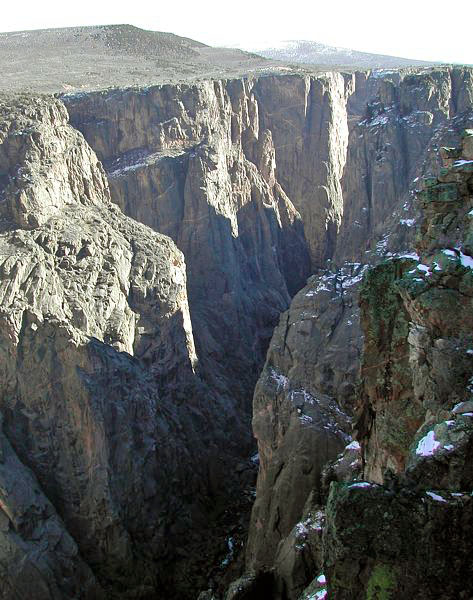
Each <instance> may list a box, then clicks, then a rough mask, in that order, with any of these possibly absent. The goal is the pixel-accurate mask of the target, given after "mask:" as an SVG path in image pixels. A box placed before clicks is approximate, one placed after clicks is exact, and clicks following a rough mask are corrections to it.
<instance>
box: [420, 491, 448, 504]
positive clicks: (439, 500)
mask: <svg viewBox="0 0 473 600" xmlns="http://www.w3.org/2000/svg"><path fill="white" fill-rule="evenodd" d="M425 493H426V494H427V496H430V497H431V498H432V500H437V502H447V501H446V500H445V498H442V496H439V495H438V494H435V493H434V492H425Z"/></svg>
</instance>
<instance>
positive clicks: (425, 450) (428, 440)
mask: <svg viewBox="0 0 473 600" xmlns="http://www.w3.org/2000/svg"><path fill="white" fill-rule="evenodd" d="M440 445H441V444H440V442H438V441H437V440H436V439H435V433H434V432H433V431H429V433H428V434H427V435H426V436H424V437H423V438H422V439H421V440H420V441H419V443H418V444H417V448H416V454H418V455H419V456H433V455H434V453H435V451H436V450H438V449H439V448H440Z"/></svg>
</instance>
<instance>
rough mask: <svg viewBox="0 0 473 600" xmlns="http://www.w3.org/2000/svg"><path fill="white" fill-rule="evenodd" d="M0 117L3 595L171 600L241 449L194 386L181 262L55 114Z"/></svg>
mask: <svg viewBox="0 0 473 600" xmlns="http://www.w3.org/2000/svg"><path fill="white" fill-rule="evenodd" d="M0 111H1V116H2V118H1V131H0V170H1V174H2V189H1V203H0V215H1V233H0V272H1V279H0V298H1V312H0V340H1V343H0V354H1V360H0V365H1V376H0V386H1V387H0V410H1V413H2V414H3V434H2V436H3V437H2V448H3V451H2V452H3V453H2V463H1V469H0V476H1V481H2V484H1V487H0V489H1V493H0V500H1V509H2V511H1V515H2V516H1V523H2V527H1V536H2V537H1V539H2V543H1V569H2V582H3V587H2V597H3V598H5V599H10V598H15V597H18V596H22V595H23V592H22V590H23V589H24V585H26V583H28V585H29V586H31V585H33V584H34V585H35V586H37V589H38V598H39V597H44V598H46V597H54V598H78V597H81V598H82V597H83V598H95V597H102V596H101V594H102V592H101V590H103V594H104V595H105V596H106V597H110V598H115V597H124V595H128V596H129V595H133V596H135V597H141V598H145V597H150V596H154V595H156V594H160V595H163V596H166V595H167V594H169V593H170V592H169V588H170V586H171V589H172V590H174V591H175V590H179V591H178V593H179V594H182V596H183V597H185V596H186V594H188V593H189V586H190V588H193V586H195V585H196V583H195V582H196V580H198V577H199V575H197V574H198V573H199V572H200V573H202V571H201V565H202V563H206V562H208V561H209V558H208V556H207V555H206V552H210V553H211V554H212V552H213V550H212V548H211V546H212V545H213V543H212V539H211V536H209V538H208V539H204V540H203V539H202V536H201V534H200V533H199V529H200V528H201V527H202V526H203V525H204V524H205V527H208V524H209V523H208V521H209V514H210V513H211V511H214V510H215V509H216V508H217V507H218V503H219V498H220V497H222V495H223V494H224V490H222V487H221V485H220V484H219V481H222V480H223V473H221V471H220V470H222V471H224V470H226V469H228V465H229V464H231V463H232V462H233V461H234V457H235V452H236V450H235V447H236V445H237V441H236V440H237V439H238V437H240V439H241V438H244V434H243V433H242V431H240V436H239V435H238V422H239V418H238V414H237V412H236V408H235V406H233V408H232V406H231V405H228V406H226V407H225V411H223V410H222V405H221V404H219V402H218V399H216V398H215V396H214V397H213V398H214V400H213V401H212V396H210V395H209V394H207V391H206V388H205V385H204V384H203V383H202V382H201V381H200V379H199V377H198V375H197V374H196V370H197V368H198V367H197V365H198V357H197V355H196V351H195V347H194V339H193V333H192V327H191V320H190V315H189V308H188V302H187V293H186V269H185V263H184V258H183V255H182V253H181V252H180V251H179V250H178V249H177V248H176V246H175V245H174V243H173V242H172V241H171V240H170V239H169V238H167V237H165V236H163V235H161V234H158V233H155V232H153V231H152V230H151V229H149V228H147V227H146V226H144V225H141V224H138V223H136V222H135V221H132V220H131V219H129V218H128V217H125V216H124V215H123V214H122V213H121V211H120V209H119V208H118V207H117V206H116V205H114V204H112V203H111V201H110V194H109V189H108V184H107V179H106V177H105V174H104V171H103V169H102V167H101V165H100V163H99V162H98V160H97V158H96V156H95V154H94V153H93V151H92V150H91V149H90V147H89V146H88V145H87V144H86V142H85V141H84V139H83V137H82V135H81V134H79V133H78V132H77V131H76V130H74V129H73V128H71V127H70V126H69V125H68V123H67V113H66V111H65V109H64V106H63V105H62V104H61V103H60V102H59V101H55V100H50V99H34V98H26V97H2V99H1V104H0ZM229 431H232V432H233V434H232V435H233V436H235V437H232V435H230V436H229V435H228V432H229ZM217 448H218V450H217ZM229 456H232V460H231V461H230V463H229V462H228V460H227V459H228V457H229ZM219 473H221V474H219ZM236 477H238V476H237V475H236ZM231 480H232V474H230V477H229V478H228V479H227V481H226V484H228V483H229V482H230V481H231ZM231 488H232V484H231V483H230V488H229V489H231ZM225 493H227V494H228V491H226V492H225ZM209 498H213V504H212V506H211V507H209ZM226 502H227V503H228V498H227V500H226ZM199 523H200V524H201V525H199ZM200 530H201V529H200ZM210 560H211V559H210ZM181 564H185V565H186V568H187V575H186V577H182V576H180V578H179V582H177V581H176V582H174V579H176V576H175V570H179V569H180V567H181ZM33 573H37V575H34V576H33ZM196 577H197V579H196ZM191 581H192V583H190V582H191ZM174 591H173V593H174ZM47 594H49V595H47Z"/></svg>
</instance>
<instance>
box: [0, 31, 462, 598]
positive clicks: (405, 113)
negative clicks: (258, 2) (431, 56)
mask: <svg viewBox="0 0 473 600" xmlns="http://www.w3.org/2000/svg"><path fill="white" fill-rule="evenodd" d="M103 29H104V31H105V33H104V34H103V35H105V38H106V40H108V42H107V43H111V42H110V40H111V39H112V40H115V41H114V42H113V43H114V44H115V46H117V44H118V42H117V41H116V40H117V39H118V40H122V41H123V40H124V41H123V43H122V42H120V44H118V46H119V48H120V51H122V50H123V49H124V50H123V52H125V53H126V52H128V50H127V48H128V46H127V45H126V44H125V41H127V40H129V38H128V37H127V36H129V35H131V34H130V30H129V29H128V28H125V29H120V28H119V27H118V26H115V27H112V28H110V29H107V28H103ZM138 31H139V30H138ZM89 33H90V32H89ZM89 33H87V35H89ZM132 33H133V35H137V34H136V32H132ZM112 34H113V36H112ZM125 34H126V35H125ZM3 35H5V34H3ZM48 35H49V34H48ZM77 35H79V34H77ZM80 35H82V33H81V34H80ZM94 35H96V32H94ZM101 35H102V34H101ZM74 36H75V34H74ZM74 36H73V38H74V39H76V37H74ZM43 37H44V36H43ZM71 39H72V38H71ZM77 39H78V38H77ZM96 39H98V38H97V37H95V38H94V40H96ZM134 39H135V38H133V40H134ZM160 39H161V38H160ZM99 41H100V39H99ZM178 41H179V40H178ZM178 41H176V40H174V41H173V44H174V45H173V46H172V48H174V50H175V48H176V47H178V48H180V49H181V50H179V52H181V51H182V52H184V54H186V56H191V55H192V52H195V51H196V50H195V48H196V46H195V44H193V43H191V42H192V41H184V42H180V41H179V43H178ZM0 42H1V39H0ZM71 43H72V42H71ZM94 43H95V42H94ZM157 43H158V42H157ZM159 43H162V40H161V41H159ZM166 43H168V42H166ZM134 44H135V42H134V41H133V45H134ZM182 48H184V49H183V50H182ZM174 50H173V51H174ZM206 52H207V51H206ZM242 55H243V58H242V57H241V56H240V55H239V58H238V61H243V63H244V64H238V68H237V67H235V62H234V61H235V60H237V59H236V58H232V61H233V62H232V67H231V69H233V70H232V71H231V73H226V76H219V74H218V73H217V71H218V69H216V68H215V69H216V70H211V73H210V74H209V73H207V74H206V73H205V72H203V71H202V72H201V73H200V74H199V76H198V77H192V78H188V80H185V79H186V78H181V77H179V78H178V77H176V76H175V75H174V76H173V77H174V79H175V81H165V82H161V81H159V80H158V81H156V82H150V81H148V80H146V81H141V80H139V81H137V82H130V84H129V85H125V84H124V79H121V77H122V76H123V78H125V75H124V73H122V72H121V71H119V72H118V75H117V74H113V78H116V79H114V80H108V79H107V78H106V77H105V79H104V81H102V82H97V81H95V80H94V81H95V83H94V84H93V85H92V84H90V81H88V82H87V81H86V80H84V81H85V83H86V84H85V87H84V88H82V87H81V86H79V85H78V84H77V83H76V82H75V81H73V82H71V83H70V84H67V86H68V87H65V86H64V84H63V82H62V81H60V80H59V79H57V77H58V75H57V73H55V74H54V77H52V76H51V77H50V78H49V79H48V77H47V76H46V77H43V79H42V83H41V86H43V88H42V89H37V90H35V89H31V88H29V89H26V88H25V84H24V82H22V81H21V80H20V81H18V82H17V83H15V80H14V78H13V77H10V76H8V73H7V75H6V77H5V78H4V84H3V85H4V88H3V89H2V92H1V93H0V273H1V276H0V299H1V308H0V339H1V344H0V353H1V362H0V369H1V376H0V412H1V415H2V433H1V446H0V450H1V452H0V578H1V581H2V589H1V590H0V598H4V599H5V600H13V599H14V598H28V597H31V596H29V595H28V594H30V591H29V590H31V586H32V585H33V584H34V589H35V596H34V598H35V599H36V598H37V599H39V600H41V599H43V598H44V599H45V600H46V599H48V598H54V599H58V600H63V599H67V598H71V599H72V598H84V599H86V598H87V599H88V598H117V599H119V598H120V599H121V598H140V599H148V598H149V599H151V598H163V599H164V598H171V597H172V598H183V599H187V598H197V597H199V598H200V599H201V600H205V599H211V598H215V599H216V598H221V597H224V596H225V597H226V598H227V600H231V599H233V598H235V599H236V598H264V597H267V598H281V599H286V598H287V599H291V600H292V599H296V600H297V599H298V598H307V599H308V598H322V597H323V593H325V592H324V590H325V587H324V586H325V584H324V582H325V581H327V582H328V583H327V585H328V588H327V589H328V593H329V594H330V597H333V598H365V597H366V598H378V597H379V598H381V597H386V598H389V597H391V596H393V594H395V593H404V594H411V595H412V594H414V593H417V594H418V595H417V596H415V597H419V598H423V597H425V598H428V597H433V596H432V595H431V596H429V595H428V594H432V589H433V588H432V586H437V587H436V588H435V589H442V590H444V591H445V593H446V594H447V595H446V596H445V597H448V598H457V597H459V598H461V597H465V598H467V597H469V594H470V592H469V591H468V590H467V588H466V587H465V586H464V587H463V588H462V587H461V584H460V583H459V582H461V580H462V577H461V573H463V572H466V568H467V565H468V560H467V558H466V557H467V555H468V548H469V545H468V544H469V542H468V540H467V538H468V536H469V532H470V531H471V529H470V528H469V526H468V523H469V521H468V519H470V513H469V510H470V509H469V503H468V498H467V494H466V492H465V490H467V489H468V486H471V481H470V480H469V479H468V477H469V467H468V452H469V447H470V446H469V445H470V437H469V431H470V428H469V421H468V417H467V416H466V417H464V416H463V415H464V414H467V413H468V410H466V409H465V410H464V411H463V408H462V407H460V408H458V405H460V404H461V403H463V402H466V403H467V404H466V405H462V406H467V408H468V406H469V405H468V398H467V397H466V394H467V392H468V385H469V383H468V381H469V377H471V375H472V373H471V372H470V371H471V368H470V363H469V360H471V359H468V356H469V354H468V344H469V341H470V337H471V324H470V323H469V316H468V315H469V313H468V308H469V306H470V305H469V297H470V296H471V294H470V293H469V285H470V284H469V278H471V275H470V270H469V267H468V258H469V257H470V256H471V253H472V251H471V249H470V246H469V244H470V243H471V241H469V238H468V235H469V224H468V223H469V221H468V218H467V216H466V215H467V214H468V210H469V209H470V208H471V206H470V204H469V202H471V192H472V181H471V168H470V167H469V166H468V165H469V164H470V163H471V161H472V160H473V156H469V154H468V153H469V152H470V153H471V149H470V146H469V144H470V140H471V139H472V138H471V137H469V136H468V135H466V136H464V137H463V138H462V134H463V132H464V131H465V130H468V129H471V128H472V127H473V69H471V68H468V67H461V66H458V67H442V66H439V67H429V68H406V69H399V70H392V71H387V70H358V71H357V70H352V71H350V70H333V71H321V70H320V69H316V68H314V69H312V70H311V69H309V68H304V69H301V70H297V69H289V68H286V67H284V68H282V67H281V66H280V65H273V64H269V63H268V64H266V63H261V65H260V66H259V67H258V69H261V71H258V70H256V71H255V72H251V73H247V72H246V71H247V70H248V71H249V70H250V69H249V68H248V64H246V63H245V61H246V60H249V61H256V62H258V61H259V60H260V59H259V58H254V57H253V58H251V57H250V58H248V57H246V55H244V53H242ZM107 56H108V55H107ZM170 57H171V54H169V55H168V60H169V61H171V58H172V57H171V58H170ZM45 60H46V59H45ZM107 60H108V58H107ZM173 60H174V59H173ZM179 60H181V59H179ZM189 60H190V59H189ZM192 60H197V58H195V56H194V58H193V59H192ZM199 60H200V59H199ZM261 60H263V59H261ZM101 64H105V63H98V64H97V69H100V68H101ZM107 64H108V63H107ZM170 64H171V62H169V65H170ZM173 64H174V63H173ZM199 64H200V63H199ZM169 65H168V66H169ZM169 68H171V66H169ZM173 68H174V67H173ZM213 68H214V67H212V69H213ZM227 68H228V69H229V67H228V66H227ZM206 69H207V70H208V66H207V67H206ZM235 69H236V71H238V72H234V70H235ZM240 71H241V72H240ZM104 73H105V71H104ZM59 75H61V74H59ZM79 75H80V74H79ZM79 75H76V76H77V77H78V78H79ZM110 77H112V75H111V76H110ZM146 78H148V79H152V78H153V76H152V73H151V74H150V73H147V75H146ZM156 78H157V79H159V78H158V77H157V76H156ZM170 78H171V76H170V75H169V76H168V79H170ZM78 80H79V79H78ZM89 84H90V85H89ZM15 86H16V87H15ZM32 87H33V88H34V85H33V86H32ZM40 92H47V94H45V95H44V94H43V93H40ZM462 139H463V148H462V150H458V151H454V150H451V151H450V154H448V153H447V154H448V156H447V154H446V151H444V150H442V151H441V150H440V149H441V148H443V147H449V148H459V147H460V145H461V140H462ZM455 152H457V153H456V154H455ZM441 154H442V156H443V160H444V161H446V162H445V164H446V166H445V167H443V170H442V171H441V170H440V169H441V166H442V162H441V158H442V157H441ZM455 161H457V162H459V164H457V163H456V162H455ZM455 165H456V166H455ZM436 173H440V175H439V178H440V179H439V180H436V179H435V178H434V177H432V176H433V175H434V174H436ZM428 176H430V178H429V177H428ZM423 181H425V185H424V184H422V182H423ZM424 186H425V190H424V191H423V192H422V194H423V195H422V194H421V196H420V197H421V202H419V200H416V195H417V192H418V191H419V190H420V189H421V188H423V187H424ZM421 205H422V209H423V214H424V216H423V217H421V210H420V208H421ZM416 231H420V234H418V235H417V238H416ZM414 246H416V248H414ZM445 249H446V250H449V251H450V252H453V254H450V255H449V254H448V253H447V254H446V253H445V252H443V250H445ZM439 253H440V256H438V255H439ZM470 260H471V259H470ZM436 264H438V265H439V269H438V272H437V270H436V267H435V265H436ZM465 265H466V266H465ZM419 267H420V268H419ZM412 271H414V273H415V275H414V274H413V273H412ZM417 271H418V272H417ZM418 276H419V277H418ZM418 278H421V279H422V283H421V282H420V281H415V280H416V279H418ZM421 286H423V287H422V289H421ZM425 289H427V292H428V293H424V292H425ZM358 299H360V304H359V303H358ZM424 302H425V303H424ZM458 340H460V341H461V343H460V342H459V341H458ZM470 345H471V344H470ZM459 348H460V349H459ZM458 357H461V358H458ZM380 365H382V368H381V367H380ZM454 367H455V368H454ZM360 373H361V377H360ZM455 407H456V408H455ZM451 410H454V411H455V410H456V413H455V415H459V416H455V417H452V418H451V417H449V416H448V415H449V411H451ZM449 420H450V421H452V420H453V421H454V424H453V425H445V422H448V421H449ZM253 433H254V436H255V437H256V441H257V447H256V444H255V441H254V438H253ZM424 438H426V439H427V440H437V439H438V440H440V439H442V440H443V439H444V438H445V440H446V444H445V443H444V442H443V441H442V442H441V443H442V444H443V447H445V446H446V445H447V446H449V445H452V446H453V447H454V448H455V449H453V450H452V451H451V456H452V460H451V461H450V462H448V461H447V460H446V459H445V457H444V455H443V453H441V454H439V455H438V456H437V455H436V454H435V453H433V454H432V455H428V456H426V457H424V456H422V455H420V454H416V452H415V448H417V447H418V446H419V444H420V446H421V447H424V446H423V445H422V443H421V441H422V439H424ZM439 443H440V442H439ZM412 444H415V446H414V451H412ZM423 444H424V445H425V446H426V445H427V442H425V443H423ZM436 447H437V446H436ZM256 452H257V454H256ZM447 452H449V451H447ZM439 457H440V458H439ZM449 457H450V455H449ZM424 459H425V460H424ZM256 470H258V475H257V483H256V497H254V494H255V487H254V486H255V477H256ZM353 481H355V482H357V483H355V484H354V483H353ZM402 490H408V491H406V492H403V491H402ZM426 490H427V492H429V493H432V494H434V495H436V496H438V495H440V497H442V498H444V496H445V494H443V495H442V490H448V493H450V494H457V496H452V497H453V498H457V499H455V500H454V501H452V502H450V500H448V501H447V500H445V498H444V500H445V504H447V506H446V507H443V503H442V501H439V500H436V499H435V498H434V497H433V496H428V497H427V498H426V497H425V494H426ZM432 490H433V491H432ZM470 491H471V490H470ZM458 494H462V496H461V497H460V496H459V495H458ZM445 497H446V496H445ZM411 509H412V513H413V514H415V518H414V517H412V519H411V521H412V522H411V521H409V519H410V517H409V514H410V513H409V511H410V510H411ZM391 510H392V515H393V516H392V520H393V521H395V520H398V521H399V522H400V523H403V525H402V528H404V530H406V531H407V530H409V528H410V529H411V530H412V532H416V533H412V535H417V536H418V537H419V539H424V538H422V535H423V533H422V532H424V533H425V530H426V529H428V528H429V527H430V530H429V531H430V533H425V536H426V537H425V540H424V542H425V543H424V546H425V545H427V546H428V545H429V544H435V548H436V549H437V550H436V551H437V554H436V555H435V561H433V563H432V567H431V568H430V570H429V574H430V575H429V577H430V580H429V581H430V583H429V582H426V580H427V576H426V575H425V573H424V571H425V569H424V566H425V564H426V562H428V558H426V557H425V556H422V557H420V558H419V556H417V557H413V556H412V555H411V554H409V548H408V545H405V546H403V547H402V551H399V552H398V554H399V555H402V556H403V560H404V562H403V563H401V561H400V560H399V561H398V562H396V556H394V557H393V556H392V554H393V552H391V554H390V553H389V552H388V551H387V550H386V547H387V546H389V545H390V546H391V547H392V548H394V549H396V548H398V546H397V545H396V544H397V541H396V540H397V538H396V539H394V534H393V529H392V528H391V529H389V528H387V529H385V530H382V531H383V539H385V540H387V541H385V542H384V545H383V544H381V542H379V540H378V538H376V540H375V541H373V539H374V538H375V537H376V535H377V534H376V531H375V530H376V528H377V527H378V528H379V529H382V528H381V525H380V524H381V523H383V522H384V521H383V518H384V517H383V515H385V514H391V513H390V511H391ZM250 511H251V517H250ZM353 515H356V516H353ZM367 515H371V517H369V518H368V517H367ZM390 518H391V517H390ZM369 519H371V522H368V523H366V525H364V523H365V521H366V520H368V521H369ZM448 519H452V520H453V521H454V522H455V523H460V522H462V523H464V524H465V525H464V528H463V529H462V528H461V526H460V525H459V529H460V530H461V531H459V533H458V535H459V540H458V548H459V551H458V553H457V552H456V551H455V549H454V548H453V549H452V548H451V549H450V552H451V554H452V561H456V562H455V564H458V565H459V575H458V576H455V577H452V574H451V573H450V572H449V575H448V577H449V578H450V583H449V586H447V584H443V583H442V581H443V580H442V578H444V577H446V576H447V575H446V573H447V572H446V571H445V568H443V567H442V565H441V557H442V553H443V554H445V548H443V546H442V543H441V532H442V528H443V527H445V526H446V525H445V524H446V522H447V520H448ZM363 527H365V529H363ZM386 527H387V526H386ZM360 531H361V533H360ZM247 535H248V538H247ZM379 535H380V536H381V534H379ZM429 536H430V537H429ZM432 540H433V541H432ZM378 542H379V544H378ZM377 544H378V545H377ZM406 544H407V542H406ZM442 548H443V550H442ZM416 561H417V562H416ZM411 564H412V565H414V564H415V565H416V567H415V568H413V570H412V576H410V577H409V578H406V581H405V582H401V583H400V580H401V578H400V577H399V576H398V575H399V573H401V572H403V571H405V570H406V569H405V567H406V566H407V567H409V565H411ZM442 568H443V570H442ZM434 569H436V575H435V576H434V575H433V574H432V571H433V570H434ZM463 579H464V578H463ZM232 580H235V581H233V582H232ZM32 582H33V583H32ZM429 586H430V587H429ZM459 586H460V587H459ZM383 593H385V596H383V595H382V594H383ZM317 594H319V595H318V596H317ZM370 594H371V595H370ZM376 594H378V595H376ZM386 594H391V595H386ZM448 594H450V595H448ZM455 594H456V595H455ZM461 594H466V595H463V596H462V595H461ZM393 597H394V596H393ZM412 597H414V596H412Z"/></svg>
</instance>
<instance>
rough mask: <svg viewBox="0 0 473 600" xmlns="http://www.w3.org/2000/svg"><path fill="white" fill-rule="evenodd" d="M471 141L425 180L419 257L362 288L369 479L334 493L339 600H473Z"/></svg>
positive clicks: (449, 152)
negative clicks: (395, 599) (471, 572)
mask: <svg viewBox="0 0 473 600" xmlns="http://www.w3.org/2000/svg"><path fill="white" fill-rule="evenodd" d="M472 139H473V131H472V130H469V131H467V132H466V133H465V134H464V138H463V147H462V150H455V149H448V148H447V149H443V150H442V155H443V156H444V159H445V163H446V166H445V167H444V168H442V169H441V170H440V174H439V176H438V178H434V177H430V178H426V179H425V180H424V190H423V191H422V192H421V193H420V194H419V201H420V204H421V208H422V210H423V220H422V223H421V227H420V230H419V236H418V239H417V243H416V248H417V251H418V253H419V256H418V257H417V258H415V259H414V258H411V259H397V260H393V261H389V262H385V263H382V264H381V265H379V266H378V267H376V268H375V269H374V270H373V271H370V273H369V274H368V276H367V277H366V278H365V280H364V282H363V287H362V291H361V294H360V301H361V310H362V323H363V329H364V332H365V344H364V354H363V363H362V387H361V393H360V397H359V407H358V410H357V424H356V430H357V436H358V439H359V440H360V442H361V446H362V454H363V462H364V475H363V476H364V478H365V479H366V481H363V482H358V483H349V484H343V483H337V484H332V487H331V492H330V497H329V501H328V505H327V528H326V530H325V533H324V550H325V555H324V569H325V573H326V575H327V579H328V593H329V594H331V595H333V597H335V598H337V599H338V598H340V599H343V598H346V599H348V598H350V599H351V598H365V597H370V598H371V597H386V598H391V597H397V596H403V597H412V598H432V597H436V596H438V595H439V594H441V595H442V597H444V598H452V599H453V598H469V597H471V595H472V592H473V590H472V588H471V585H470V582H469V579H468V577H467V575H466V574H467V572H468V571H469V569H470V567H471V551H472V549H473V548H472V543H471V535H469V532H470V528H471V526H472V515H471V498H470V491H471V486H472V483H473V480H472V469H471V458H472V457H471V449H472V447H473V445H472V440H473V437H472V435H473V429H472V426H473V424H472V416H473V412H471V409H472V407H473V403H472V402H471V380H472V376H473V365H472V362H471V354H472V353H473V350H472V349H471V346H472V344H473V336H472V325H473V324H472V322H471V309H472V298H473V289H472V286H473V270H472V269H473V258H472V255H473V247H472V246H471V243H472V239H473V238H472V233H471V232H472V223H471V214H470V213H472V211H473V153H472V152H471V140H472ZM446 531H448V532H450V533H449V535H448V536H446V534H445V532H446Z"/></svg>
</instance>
